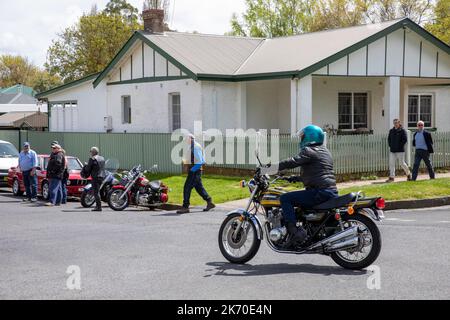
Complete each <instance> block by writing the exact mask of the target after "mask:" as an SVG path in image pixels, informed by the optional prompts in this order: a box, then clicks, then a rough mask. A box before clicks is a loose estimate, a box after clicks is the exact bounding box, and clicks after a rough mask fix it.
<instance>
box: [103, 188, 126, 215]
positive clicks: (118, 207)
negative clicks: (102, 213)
mask: <svg viewBox="0 0 450 320" xmlns="http://www.w3.org/2000/svg"><path fill="white" fill-rule="evenodd" d="M124 192H125V191H124V190H112V191H111V192H110V193H109V196H108V205H109V207H110V208H111V209H113V210H114V211H123V210H125V209H126V208H127V207H128V205H129V202H128V196H127V195H125V196H124V197H123V198H122V199H120V197H122V195H123V193H124Z"/></svg>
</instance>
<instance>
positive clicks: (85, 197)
mask: <svg viewBox="0 0 450 320" xmlns="http://www.w3.org/2000/svg"><path fill="white" fill-rule="evenodd" d="M80 201H81V205H82V206H83V207H84V208H90V207H92V206H93V205H94V203H95V196H94V190H92V189H91V190H89V191H87V192H86V191H83V193H82V194H81V199H80Z"/></svg>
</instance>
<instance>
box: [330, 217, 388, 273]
mask: <svg viewBox="0 0 450 320" xmlns="http://www.w3.org/2000/svg"><path fill="white" fill-rule="evenodd" d="M343 220H344V225H345V227H346V228H347V227H353V226H357V227H358V228H359V230H360V232H361V233H360V235H359V246H358V247H356V248H353V249H349V250H343V251H337V252H333V253H332V254H331V258H332V259H333V261H334V262H336V263H337V264H338V265H340V266H341V267H343V268H346V269H351V270H361V269H364V268H367V267H368V266H370V265H371V264H372V263H374V262H375V260H376V259H377V258H378V255H379V254H380V251H381V234H380V230H379V229H378V227H377V225H376V224H375V222H374V221H373V220H372V219H370V218H368V217H366V216H364V215H361V214H356V215H354V216H348V217H345V218H344V219H343Z"/></svg>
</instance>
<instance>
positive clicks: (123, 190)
mask: <svg viewBox="0 0 450 320" xmlns="http://www.w3.org/2000/svg"><path fill="white" fill-rule="evenodd" d="M156 169H157V166H156V165H155V166H154V167H153V169H152V170H153V171H155V170H156ZM147 173H148V171H144V170H143V169H142V167H141V165H138V166H136V167H134V168H133V169H131V171H129V172H127V173H125V174H124V175H123V177H122V179H121V181H120V183H119V184H118V185H114V186H113V187H112V189H111V191H110V192H109V194H108V205H109V207H110V208H111V209H113V210H114V211H123V210H125V209H126V208H127V207H128V206H130V205H135V206H140V207H147V208H150V209H151V210H154V209H155V208H157V207H160V206H162V205H163V204H165V203H167V202H168V201H169V196H168V191H169V189H168V187H167V186H166V185H165V184H163V183H162V182H161V181H150V180H148V179H147V178H146V177H145V174H147Z"/></svg>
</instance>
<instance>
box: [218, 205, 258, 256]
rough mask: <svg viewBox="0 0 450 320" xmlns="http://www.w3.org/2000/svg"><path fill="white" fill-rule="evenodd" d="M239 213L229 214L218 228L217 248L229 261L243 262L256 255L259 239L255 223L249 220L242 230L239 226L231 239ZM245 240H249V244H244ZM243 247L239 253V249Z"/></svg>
mask: <svg viewBox="0 0 450 320" xmlns="http://www.w3.org/2000/svg"><path fill="white" fill-rule="evenodd" d="M240 217H241V215H240V214H239V213H235V214H232V215H229V216H228V217H227V218H226V219H225V220H224V222H223V223H222V225H221V226H220V230H219V239H218V240H219V248H220V252H221V253H222V255H223V256H224V257H225V259H227V260H228V261H230V262H231V263H236V264H244V263H246V262H248V261H250V260H251V259H253V257H254V256H255V255H256V253H257V252H258V250H259V246H260V245H261V240H260V239H258V234H257V230H256V227H255V225H254V224H253V223H252V222H251V221H247V226H246V228H245V230H244V228H243V227H241V231H240V233H239V235H238V237H237V238H236V239H233V237H232V234H233V233H234V230H235V229H236V225H237V223H238V220H239V218H240ZM247 240H250V241H251V244H249V245H248V246H246V243H247ZM242 248H244V250H245V251H243V252H242V253H241V254H238V253H239V252H241V249H242Z"/></svg>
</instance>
